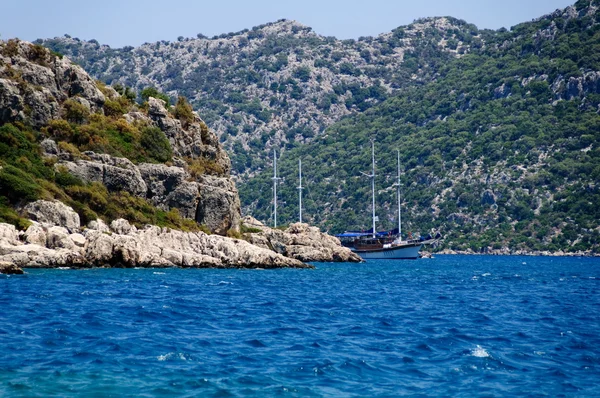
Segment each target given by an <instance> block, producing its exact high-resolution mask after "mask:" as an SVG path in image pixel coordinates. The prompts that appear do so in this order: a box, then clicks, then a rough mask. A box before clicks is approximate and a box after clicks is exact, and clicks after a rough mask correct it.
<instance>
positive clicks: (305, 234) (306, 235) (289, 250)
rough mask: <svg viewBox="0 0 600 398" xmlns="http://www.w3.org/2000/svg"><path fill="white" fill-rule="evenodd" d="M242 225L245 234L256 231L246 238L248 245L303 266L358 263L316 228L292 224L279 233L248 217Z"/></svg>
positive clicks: (344, 249)
mask: <svg viewBox="0 0 600 398" xmlns="http://www.w3.org/2000/svg"><path fill="white" fill-rule="evenodd" d="M242 222H243V225H244V226H245V228H246V230H250V231H257V232H251V233H247V234H246V236H247V239H248V241H249V242H251V243H252V244H254V245H257V246H260V247H263V248H265V249H270V250H273V251H275V252H277V253H281V254H283V255H285V256H287V257H292V258H295V259H298V260H300V261H306V262H362V259H361V258H360V257H359V256H358V255H357V254H355V253H353V252H352V251H351V250H350V249H348V248H346V247H343V246H342V245H341V244H340V241H339V240H338V239H337V238H335V237H333V236H330V235H327V234H324V233H322V232H320V231H319V229H318V228H316V227H311V226H309V225H307V224H303V223H296V224H292V225H290V226H289V227H288V228H287V229H286V230H285V231H282V230H278V229H272V228H269V227H267V226H266V225H264V224H263V223H261V222H260V221H258V220H256V219H254V218H252V217H249V216H247V217H244V219H243V221H242Z"/></svg>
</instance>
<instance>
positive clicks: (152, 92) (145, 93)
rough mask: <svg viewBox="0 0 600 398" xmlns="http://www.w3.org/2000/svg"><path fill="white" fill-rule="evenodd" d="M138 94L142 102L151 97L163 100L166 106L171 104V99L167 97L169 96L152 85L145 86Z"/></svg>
mask: <svg viewBox="0 0 600 398" xmlns="http://www.w3.org/2000/svg"><path fill="white" fill-rule="evenodd" d="M140 96H141V97H142V101H144V102H147V101H148V98H150V97H153V98H158V99H161V100H163V101H165V104H166V106H167V107H168V106H170V105H171V99H170V98H169V96H168V95H166V94H163V93H161V92H160V91H158V90H157V89H156V88H154V87H146V88H145V89H143V90H142V92H141V93H140Z"/></svg>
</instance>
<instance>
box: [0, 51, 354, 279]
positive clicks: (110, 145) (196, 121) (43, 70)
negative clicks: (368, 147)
mask: <svg viewBox="0 0 600 398" xmlns="http://www.w3.org/2000/svg"><path fill="white" fill-rule="evenodd" d="M117 89H119V90H120V91H121V92H118V91H117V90H115V89H114V88H112V87H108V86H106V85H104V84H101V83H99V82H96V81H94V80H93V79H91V78H90V77H89V76H88V75H87V73H85V71H83V69H81V67H79V66H77V65H75V64H73V63H72V62H71V61H69V60H68V59H67V58H65V57H61V56H59V55H57V54H53V53H51V52H50V51H49V50H47V49H45V48H43V47H41V46H39V45H33V44H31V43H28V42H24V41H19V40H10V41H8V42H2V43H0V144H1V145H2V149H3V155H2V159H1V160H2V163H1V165H0V195H1V196H2V201H1V203H0V221H3V222H1V223H0V263H1V264H2V267H1V269H2V272H4V271H6V272H18V267H76V268H82V267H106V266H109V267H194V268H206V267H212V268H226V267H227V268H287V267H294V268H310V267H312V266H310V265H308V264H306V263H308V262H312V261H360V259H359V258H356V257H355V256H353V255H352V253H351V252H350V251H349V250H348V249H346V248H343V247H342V246H341V245H340V244H339V242H336V239H335V238H331V237H327V238H324V237H325V235H324V234H321V233H320V232H319V231H318V229H316V228H310V227H308V226H303V225H295V226H293V227H291V228H290V231H288V232H282V231H276V232H274V231H272V230H270V229H269V230H267V228H266V227H265V226H262V228H264V232H262V233H261V234H260V238H259V237H258V234H256V233H246V234H242V233H241V232H240V226H241V212H240V200H239V196H238V192H237V189H236V186H235V182H234V181H233V180H232V179H231V177H230V175H229V173H230V169H231V163H230V160H229V157H228V156H227V154H226V153H225V151H224V150H223V149H222V147H221V145H220V143H219V141H218V139H217V136H216V135H215V134H214V133H213V132H211V131H210V130H209V129H208V127H207V125H206V124H205V123H204V121H203V120H202V119H201V118H200V117H199V116H198V114H197V113H196V112H193V111H192V109H191V106H190V105H189V104H188V103H187V101H186V100H185V98H183V97H180V98H179V100H178V101H177V104H176V105H175V106H169V104H168V98H166V100H165V99H164V97H163V98H162V99H161V98H160V97H161V95H160V93H158V92H151V94H154V95H155V96H151V95H148V96H147V98H145V100H144V102H143V103H142V104H137V103H135V102H134V101H133V99H134V96H133V95H132V94H131V92H129V91H128V89H124V88H122V87H120V88H119V87H117ZM275 236H277V239H278V240H277V239H275V238H274V237H275ZM290 236H293V237H294V238H293V239H292V238H289V237H290ZM244 239H246V240H244ZM275 241H276V242H277V243H275V244H272V243H269V244H266V242H275ZM283 242H285V244H284V243H283ZM304 246H306V249H302V247H304ZM281 247H287V249H286V250H281Z"/></svg>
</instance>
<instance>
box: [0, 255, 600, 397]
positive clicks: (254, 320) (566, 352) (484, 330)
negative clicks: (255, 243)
mask: <svg viewBox="0 0 600 398" xmlns="http://www.w3.org/2000/svg"><path fill="white" fill-rule="evenodd" d="M599 281H600V261H598V260H594V259H577V258H572V259H562V258H526V259H525V258H519V257H460V256H438V257H436V259H434V260H429V261H416V262H369V263H366V264H318V265H317V269H316V270H314V271H305V270H275V271H264V272H254V271H250V270H249V271H243V270H191V269H186V270H180V269H161V270H147V269H123V270H116V269H115V270H111V269H89V270H84V271H77V270H28V271H27V274H26V275H23V276H14V277H10V278H9V277H0V305H1V306H2V316H0V342H1V343H2V355H0V396H11V397H12V396H17V397H20V396H23V397H36V396H39V397H45V396H127V395H135V396H149V397H150V396H152V397H155V396H169V397H170V396H189V397H195V396H248V395H250V396H289V395H291V396H303V397H304V396H308V397H313V396H314V397H321V396H351V397H353V396H356V397H362V396H400V395H411V396H412V395H416V396H473V395H477V396H510V397H512V396H597V395H598V393H597V383H598V380H600V335H599V333H598V330H600V317H598V315H597V314H598V309H599V308H600V295H599V294H598V286H599V285H598V282H599Z"/></svg>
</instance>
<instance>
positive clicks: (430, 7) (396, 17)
mask: <svg viewBox="0 0 600 398" xmlns="http://www.w3.org/2000/svg"><path fill="white" fill-rule="evenodd" d="M1 2H2V3H3V4H2V6H1V9H2V15H3V18H2V22H1V23H0V39H3V40H6V39H9V38H13V37H19V38H21V39H24V40H28V41H33V40H35V39H38V38H52V37H56V36H62V35H64V34H65V33H68V34H70V35H71V36H73V37H78V38H80V39H87V40H89V39H96V40H98V41H99V42H100V43H101V44H109V45H110V46H112V47H122V46H126V45H132V46H137V45H140V44H142V43H144V42H155V41H158V40H170V41H173V40H176V39H177V37H178V36H184V37H195V36H196V34H197V33H203V34H205V35H207V36H213V35H218V34H221V33H228V32H237V31H240V30H242V29H245V28H252V27H253V26H256V25H260V24H263V23H267V22H274V21H276V20H278V19H281V18H286V19H294V20H297V21H298V22H300V23H302V24H304V25H307V26H310V27H312V28H313V29H314V31H315V32H317V33H318V34H321V35H325V36H335V37H337V38H339V39H349V38H358V37H359V36H377V35H378V34H380V33H384V32H388V31H390V30H392V29H394V28H396V27H398V26H400V25H406V24H409V23H411V22H412V21H413V20H415V19H417V18H421V17H432V16H453V17H456V18H460V19H464V20H466V21H467V22H470V23H474V24H475V25H477V26H478V27H479V28H490V29H498V28H501V27H506V28H510V27H511V26H513V25H516V24H517V23H520V22H525V21H529V20H531V19H533V18H537V17H540V16H542V15H544V14H548V13H550V12H553V11H554V10H556V9H557V8H564V7H567V6H569V5H572V4H574V3H575V0H368V1H364V0H360V1H359V0H302V1H293V2H292V1H287V0H210V1H205V0H195V1H194V0H174V1H166V0H160V1H159V0H143V1H142V0H100V1H96V0H94V1H90V0H83V1H82V0H54V1H52V0H2V1H1Z"/></svg>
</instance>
